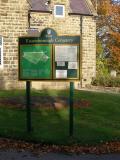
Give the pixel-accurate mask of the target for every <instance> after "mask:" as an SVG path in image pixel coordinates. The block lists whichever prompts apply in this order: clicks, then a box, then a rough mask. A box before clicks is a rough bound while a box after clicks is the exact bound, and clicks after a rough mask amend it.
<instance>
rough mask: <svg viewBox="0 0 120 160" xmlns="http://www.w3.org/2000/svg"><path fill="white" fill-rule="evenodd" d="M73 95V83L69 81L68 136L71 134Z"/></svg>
mask: <svg viewBox="0 0 120 160" xmlns="http://www.w3.org/2000/svg"><path fill="white" fill-rule="evenodd" d="M73 95H74V83H73V82H70V111H69V136H71V137H72V136H73V127H74V125H73V124H74V116H73Z"/></svg>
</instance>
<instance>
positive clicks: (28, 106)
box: [26, 81, 32, 132]
mask: <svg viewBox="0 0 120 160" xmlns="http://www.w3.org/2000/svg"><path fill="white" fill-rule="evenodd" d="M30 90H31V86H30V81H26V119H27V132H31V131H32V125H31V96H30Z"/></svg>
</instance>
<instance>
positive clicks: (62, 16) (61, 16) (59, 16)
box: [54, 4, 65, 18]
mask: <svg viewBox="0 0 120 160" xmlns="http://www.w3.org/2000/svg"><path fill="white" fill-rule="evenodd" d="M59 6H60V7H63V15H56V7H59ZM54 16H55V17H58V18H64V17H65V6H64V5H62V4H61V5H55V6H54Z"/></svg>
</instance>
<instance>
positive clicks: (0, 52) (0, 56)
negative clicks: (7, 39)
mask: <svg viewBox="0 0 120 160" xmlns="http://www.w3.org/2000/svg"><path fill="white" fill-rule="evenodd" d="M2 67H3V37H2V36H0V68H2Z"/></svg>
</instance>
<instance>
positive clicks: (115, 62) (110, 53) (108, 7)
mask: <svg viewBox="0 0 120 160" xmlns="http://www.w3.org/2000/svg"><path fill="white" fill-rule="evenodd" d="M97 35H98V39H99V40H100V41H101V42H102V46H103V48H104V56H105V58H107V62H108V67H109V69H115V70H116V71H117V72H118V73H120V1H119V0H113V1H112V0H98V19H97Z"/></svg>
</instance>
